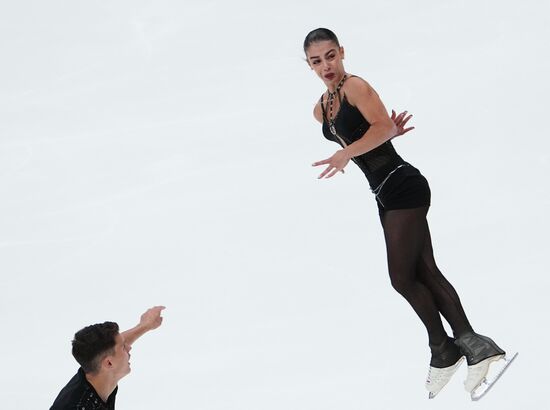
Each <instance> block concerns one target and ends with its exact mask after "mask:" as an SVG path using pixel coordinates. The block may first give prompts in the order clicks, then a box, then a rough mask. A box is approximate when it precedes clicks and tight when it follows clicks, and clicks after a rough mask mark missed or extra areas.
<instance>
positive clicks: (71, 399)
mask: <svg viewBox="0 0 550 410" xmlns="http://www.w3.org/2000/svg"><path fill="white" fill-rule="evenodd" d="M94 393H95V392H92V391H91V389H90V385H89V384H88V383H87V381H86V378H85V376H84V372H83V371H82V369H79V370H78V372H77V373H76V374H75V375H74V376H73V378H72V379H71V380H69V382H68V383H67V384H66V385H65V387H63V388H62V389H61V391H60V392H59V394H58V395H57V397H56V399H55V401H54V402H53V405H52V407H51V408H50V410H73V409H74V410H76V409H80V407H79V406H80V405H81V404H82V403H83V402H85V401H86V398H87V397H88V398H89V396H90V395H91V396H92V397H93V395H94Z"/></svg>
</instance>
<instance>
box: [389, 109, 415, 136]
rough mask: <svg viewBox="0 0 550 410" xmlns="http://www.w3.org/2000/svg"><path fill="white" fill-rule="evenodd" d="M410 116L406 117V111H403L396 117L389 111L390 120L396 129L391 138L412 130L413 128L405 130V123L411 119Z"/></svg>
mask: <svg viewBox="0 0 550 410" xmlns="http://www.w3.org/2000/svg"><path fill="white" fill-rule="evenodd" d="M411 117H412V114H409V115H407V111H403V112H402V113H399V114H398V115H396V114H395V111H394V110H391V120H392V121H393V123H394V124H395V126H396V127H397V131H396V133H395V135H394V136H393V137H392V138H395V137H399V136H400V135H403V134H406V133H407V132H409V131H411V130H414V127H409V128H405V125H406V124H407V122H408V121H409V120H410V119H411Z"/></svg>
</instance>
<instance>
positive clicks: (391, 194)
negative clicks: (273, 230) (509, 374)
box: [304, 28, 517, 400]
mask: <svg viewBox="0 0 550 410" xmlns="http://www.w3.org/2000/svg"><path fill="white" fill-rule="evenodd" d="M304 52H305V54H306V59H307V63H308V65H309V66H310V68H311V69H312V70H313V71H315V73H316V74H317V75H318V76H319V78H321V80H322V81H323V83H324V84H325V85H326V86H327V91H326V92H325V93H323V95H322V96H321V98H320V100H319V101H318V102H317V104H316V105H315V108H314V112H313V114H314V117H315V119H317V120H318V121H319V122H320V123H321V124H322V132H323V135H324V136H325V138H327V139H328V140H330V141H334V142H336V143H338V144H339V145H340V146H341V147H342V149H340V150H338V151H336V153H335V154H334V155H332V156H331V157H330V158H327V159H325V160H322V161H318V162H315V163H314V164H313V165H314V166H320V165H325V166H326V168H325V169H324V170H323V172H322V173H321V174H320V175H319V178H320V179H322V178H331V177H333V176H334V175H335V174H336V173H338V172H343V170H344V168H345V167H346V165H347V164H348V163H349V161H350V160H352V161H353V162H355V163H356V164H357V165H358V166H359V168H360V169H361V171H363V173H364V174H365V176H366V178H367V180H368V182H369V185H370V188H371V190H372V192H373V194H374V195H375V199H376V203H377V206H378V210H379V216H380V221H381V223H382V228H383V231H384V237H385V242H386V251H387V258H388V270H389V275H390V279H391V283H392V286H393V287H394V288H395V290H397V292H399V293H400V294H401V295H402V296H403V297H404V298H405V299H406V300H407V302H408V303H409V304H410V305H411V307H412V308H413V309H414V311H415V312H416V314H417V315H418V316H419V317H420V319H421V321H422V322H423V324H424V326H425V327H426V330H427V331H428V339H429V347H430V351H431V360H430V368H429V372H428V377H427V379H426V389H427V390H428V391H429V398H433V397H435V396H436V395H437V394H438V393H439V392H440V391H441V389H442V388H443V387H444V386H445V385H446V384H447V383H448V382H449V380H450V379H451V377H452V376H453V374H454V373H455V372H456V371H457V369H458V368H459V366H460V365H461V363H462V362H463V361H464V357H466V361H467V363H468V376H467V379H466V381H465V383H464V386H465V389H466V390H467V391H468V392H469V393H470V395H471V398H472V400H478V399H479V398H481V397H482V396H483V395H484V394H485V393H486V392H487V391H488V389H489V388H490V387H491V386H492V385H493V383H494V382H496V380H497V379H498V378H499V377H500V375H501V374H502V373H503V372H504V370H506V368H507V367H508V366H509V365H510V363H511V362H512V360H513V359H514V358H515V357H516V355H517V353H516V354H515V355H513V356H511V358H508V357H507V356H506V353H505V352H504V350H502V349H501V348H500V347H499V346H498V345H497V344H496V343H495V342H494V341H493V340H492V339H490V338H488V337H486V336H482V335H480V334H478V333H476V332H474V330H473V328H472V326H471V325H470V323H469V321H468V318H467V317H466V314H465V312H464V309H463V308H462V304H461V302H460V299H459V296H458V294H457V292H456V291H455V289H454V287H453V286H452V285H451V284H450V283H449V281H448V280H447V279H446V278H445V277H444V276H443V274H442V273H441V272H440V270H439V269H438V267H437V265H436V263H435V260H434V256H433V250H432V243H431V237H430V231H429V228H428V222H427V219H426V215H427V213H428V209H429V207H430V196H431V193H430V188H429V185H428V181H427V180H426V178H425V177H424V176H423V175H422V174H421V173H420V171H419V170H418V169H417V168H415V167H414V166H412V165H411V164H409V163H408V162H406V161H404V160H403V159H402V158H401V157H400V156H399V155H398V154H397V152H396V151H395V149H394V147H393V145H392V143H391V141H390V140H391V139H392V138H394V137H396V136H399V135H403V134H404V133H406V132H408V131H410V130H411V129H412V127H410V128H404V127H405V125H406V123H407V122H408V120H409V119H410V118H411V116H410V115H409V116H406V114H407V112H406V111H405V112H403V113H401V114H399V115H397V116H396V115H395V112H392V116H391V118H390V117H389V116H388V114H387V111H386V109H385V107H384V105H383V103H382V101H381V100H380V98H379V96H378V94H377V93H376V91H375V90H374V89H373V88H372V87H371V86H370V85H369V84H368V83H367V82H366V81H364V80H363V79H361V78H359V77H357V76H354V75H350V74H348V73H346V71H345V69H344V65H343V59H344V49H343V47H341V46H340V44H339V42H338V38H337V37H336V35H335V34H334V33H333V32H332V31H330V30H328V29H324V28H319V29H316V30H313V31H311V32H310V33H309V34H308V35H307V36H306V38H305V41H304ZM441 315H443V317H444V318H445V319H446V320H447V322H449V324H450V325H451V328H452V330H453V337H449V336H448V335H447V333H446V332H445V329H444V327H443V323H442V321H441ZM494 362H499V363H501V364H503V366H504V367H503V368H502V369H501V371H500V373H498V374H497V375H496V376H495V377H494V378H493V379H492V380H488V373H489V365H490V364H492V363H494Z"/></svg>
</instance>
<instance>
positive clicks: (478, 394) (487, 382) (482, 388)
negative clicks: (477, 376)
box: [471, 353, 518, 401]
mask: <svg viewBox="0 0 550 410" xmlns="http://www.w3.org/2000/svg"><path fill="white" fill-rule="evenodd" d="M517 356H518V353H514V354H513V356H512V357H511V358H508V356H504V358H503V361H504V363H502V364H501V365H500V369H498V370H497V373H496V374H494V376H491V377H490V378H488V377H485V378H484V379H483V381H482V382H481V384H480V385H479V386H478V387H476V388H475V389H474V390H472V393H471V398H472V401H478V400H480V399H481V398H483V396H485V395H486V394H487V393H488V392H489V390H491V388H492V387H493V386H494V385H495V383H496V382H497V381H498V379H500V376H502V375H503V374H504V372H505V371H506V369H508V367H509V366H510V365H511V364H512V362H513V361H514V359H515V358H516V357H517ZM499 361H500V360H499ZM499 361H497V362H493V363H498V362H499Z"/></svg>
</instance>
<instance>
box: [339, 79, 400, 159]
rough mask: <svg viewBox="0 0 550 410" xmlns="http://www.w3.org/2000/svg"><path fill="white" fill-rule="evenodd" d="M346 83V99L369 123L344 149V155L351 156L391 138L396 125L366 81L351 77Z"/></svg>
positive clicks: (364, 151)
mask: <svg viewBox="0 0 550 410" xmlns="http://www.w3.org/2000/svg"><path fill="white" fill-rule="evenodd" d="M348 83H349V84H348V87H346V90H345V92H346V96H347V98H348V101H349V102H350V104H352V105H355V106H356V107H357V108H358V109H359V111H360V112H361V114H363V117H365V118H366V120H367V121H368V122H369V123H370V128H369V129H368V130H367V132H366V133H365V134H364V135H363V136H362V137H361V138H360V139H358V140H357V141H355V142H354V143H352V144H350V145H348V146H347V147H346V148H345V149H344V152H345V154H346V156H348V157H349V158H352V157H357V156H359V155H362V154H365V153H366V152H369V151H371V150H373V149H374V148H376V147H378V146H380V145H382V144H383V143H385V142H386V141H389V140H390V139H392V138H393V137H394V136H396V134H397V127H396V126H395V124H394V122H393V121H392V119H391V118H390V117H389V115H388V112H387V111H386V107H384V104H383V103H382V101H380V97H379V96H378V94H377V93H376V91H374V89H373V88H372V87H371V86H370V85H369V84H368V83H367V82H366V81H364V80H362V79H361V78H358V77H352V78H350V79H349V80H348Z"/></svg>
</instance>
